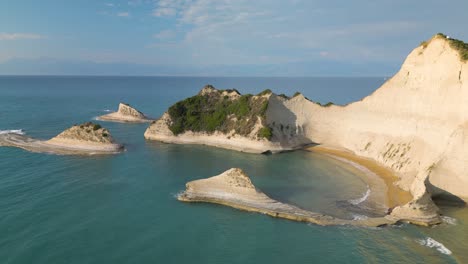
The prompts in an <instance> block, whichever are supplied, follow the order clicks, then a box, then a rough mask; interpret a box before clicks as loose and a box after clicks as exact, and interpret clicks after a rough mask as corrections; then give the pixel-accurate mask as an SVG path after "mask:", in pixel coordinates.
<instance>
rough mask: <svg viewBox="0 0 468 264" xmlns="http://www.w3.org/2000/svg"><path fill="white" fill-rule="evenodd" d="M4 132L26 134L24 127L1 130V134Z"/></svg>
mask: <svg viewBox="0 0 468 264" xmlns="http://www.w3.org/2000/svg"><path fill="white" fill-rule="evenodd" d="M3 134H18V135H24V131H23V129H11V130H0V135H3Z"/></svg>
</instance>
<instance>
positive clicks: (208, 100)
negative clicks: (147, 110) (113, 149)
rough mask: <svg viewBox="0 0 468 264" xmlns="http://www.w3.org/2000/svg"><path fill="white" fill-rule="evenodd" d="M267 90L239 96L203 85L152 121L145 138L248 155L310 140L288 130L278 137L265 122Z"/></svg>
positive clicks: (235, 92) (266, 121)
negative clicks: (281, 136) (194, 93)
mask: <svg viewBox="0 0 468 264" xmlns="http://www.w3.org/2000/svg"><path fill="white" fill-rule="evenodd" d="M272 96H274V95H273V93H272V92H271V91H270V90H266V91H264V92H262V93H260V94H258V95H251V94H246V95H241V94H240V93H239V92H238V91H237V90H218V89H216V88H214V87H213V86H212V85H206V86H205V87H204V88H203V89H202V90H201V91H200V92H199V93H198V94H197V95H195V96H193V97H190V98H188V99H186V100H183V101H180V102H177V103H176V104H175V105H173V106H171V107H170V108H169V110H168V111H167V112H166V113H164V115H163V116H162V117H161V118H160V119H158V120H157V121H154V122H153V123H152V124H151V125H150V126H149V128H148V129H147V130H146V132H145V138H147V139H150V140H158V141H162V142H166V143H177V144H203V145H209V146H215V147H220V148H226V149H233V150H237V151H242V152H249V153H270V152H271V153H276V152H281V151H285V150H292V149H297V148H300V147H303V146H305V145H307V144H308V143H310V142H311V141H310V140H308V139H307V138H304V137H301V136H300V135H297V134H296V132H295V131H294V130H293V129H292V128H291V129H290V128H289V127H287V128H286V130H287V132H286V133H288V135H287V136H286V137H285V138H279V137H278V135H277V134H278V133H275V131H273V130H272V126H271V125H270V124H269V123H268V120H269V118H270V117H268V108H269V107H268V105H269V102H270V101H271V97H272Z"/></svg>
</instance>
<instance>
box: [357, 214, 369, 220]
mask: <svg viewBox="0 0 468 264" xmlns="http://www.w3.org/2000/svg"><path fill="white" fill-rule="evenodd" d="M367 218H368V217H367V216H365V215H359V214H353V220H366V219H367Z"/></svg>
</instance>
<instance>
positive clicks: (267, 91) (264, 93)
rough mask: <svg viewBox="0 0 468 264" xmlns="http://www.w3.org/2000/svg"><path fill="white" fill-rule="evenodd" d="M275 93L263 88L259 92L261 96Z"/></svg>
mask: <svg viewBox="0 0 468 264" xmlns="http://www.w3.org/2000/svg"><path fill="white" fill-rule="evenodd" d="M271 93H273V92H272V91H271V90H270V89H266V90H263V92H261V93H259V94H258V95H259V96H262V95H266V94H271Z"/></svg>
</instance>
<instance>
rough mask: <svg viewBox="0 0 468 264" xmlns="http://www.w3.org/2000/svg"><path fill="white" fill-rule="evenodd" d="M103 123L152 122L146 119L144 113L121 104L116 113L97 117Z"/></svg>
mask: <svg viewBox="0 0 468 264" xmlns="http://www.w3.org/2000/svg"><path fill="white" fill-rule="evenodd" d="M97 119H98V120H102V121H113V122H130V123H145V122H151V121H152V120H151V119H149V118H148V117H146V116H145V115H144V114H143V113H142V112H140V111H138V110H136V109H135V108H133V107H131V106H130V105H129V104H125V103H120V104H119V110H118V111H117V112H114V113H110V114H107V115H103V116H99V117H97Z"/></svg>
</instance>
